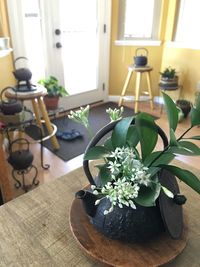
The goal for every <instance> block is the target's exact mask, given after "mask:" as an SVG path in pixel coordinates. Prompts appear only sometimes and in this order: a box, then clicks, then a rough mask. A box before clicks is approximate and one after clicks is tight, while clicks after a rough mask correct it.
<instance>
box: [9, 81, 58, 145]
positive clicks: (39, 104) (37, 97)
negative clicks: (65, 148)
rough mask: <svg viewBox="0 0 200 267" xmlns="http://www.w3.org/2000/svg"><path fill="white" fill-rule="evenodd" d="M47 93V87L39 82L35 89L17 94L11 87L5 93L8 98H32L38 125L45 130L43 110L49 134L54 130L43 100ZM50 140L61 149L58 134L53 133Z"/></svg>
mask: <svg viewBox="0 0 200 267" xmlns="http://www.w3.org/2000/svg"><path fill="white" fill-rule="evenodd" d="M46 94H47V91H46V88H45V87H43V86H42V85H39V84H37V89H36V90H35V91H30V92H23V93H22V92H17V94H16V93H15V92H14V91H13V90H12V89H9V90H7V91H6V93H5V95H6V97H7V98H12V99H18V100H21V101H24V100H31V102H32V106H33V111H34V113H35V118H36V123H37V125H38V126H39V127H40V128H41V130H42V132H43V128H42V122H41V118H40V112H41V114H42V117H43V119H44V121H45V125H46V128H47V131H48V134H49V135H51V134H52V132H53V128H52V123H51V122H50V119H49V115H48V112H47V110H46V106H45V104H44V101H43V97H44V96H45V95H46ZM50 140H51V143H52V146H53V148H54V149H55V150H57V149H59V147H60V146H59V143H58V141H57V138H56V136H55V135H53V136H52V137H51V139H50Z"/></svg>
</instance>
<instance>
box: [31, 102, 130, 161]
mask: <svg viewBox="0 0 200 267" xmlns="http://www.w3.org/2000/svg"><path fill="white" fill-rule="evenodd" d="M109 107H110V108H112V109H114V108H117V107H118V105H117V104H116V103H114V102H106V103H102V104H100V105H98V106H95V107H91V108H90V113H89V121H90V125H91V127H92V130H93V133H96V132H97V131H98V130H100V129H101V128H102V127H103V126H105V125H106V124H108V123H109V122H110V119H109V116H108V114H107V113H106V109H107V108H109ZM133 114H134V110H133V109H131V108H127V107H124V112H123V117H127V116H132V115H133ZM52 122H53V123H54V124H55V125H56V126H57V127H58V131H61V132H64V131H71V130H73V129H75V130H77V131H79V132H80V133H81V135H82V137H78V138H76V139H74V140H71V141H67V140H62V139H58V142H59V144H60V149H59V150H57V151H54V150H53V148H52V146H51V142H50V140H47V141H45V142H44V146H45V147H46V148H48V149H49V150H50V151H52V152H53V153H54V154H56V155H57V156H58V157H60V158H61V159H63V160H64V161H68V160H70V159H72V158H74V157H76V156H78V155H80V154H83V153H84V151H85V148H86V146H87V145H88V143H89V137H88V134H87V131H86V129H85V128H84V127H83V126H82V125H81V124H79V123H76V122H73V121H72V120H70V119H68V118H67V117H66V116H65V117H62V118H56V119H53V120H52ZM26 133H27V134H28V135H29V136H30V137H32V138H33V139H35V140H36V139H39V137H38V131H37V129H36V127H34V126H29V127H28V128H27V129H26Z"/></svg>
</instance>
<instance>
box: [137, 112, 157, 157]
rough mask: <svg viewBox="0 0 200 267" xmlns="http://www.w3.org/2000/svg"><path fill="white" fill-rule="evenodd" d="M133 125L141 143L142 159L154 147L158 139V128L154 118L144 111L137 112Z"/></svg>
mask: <svg viewBox="0 0 200 267" xmlns="http://www.w3.org/2000/svg"><path fill="white" fill-rule="evenodd" d="M135 125H136V128H137V131H138V136H139V140H140V144H141V152H142V159H143V160H144V159H145V158H146V157H147V156H148V155H149V154H150V153H151V152H152V151H153V149H154V147H155V145H156V143H157V140H158V128H157V125H156V124H155V122H154V118H153V117H152V116H151V115H149V114H146V113H139V114H138V115H137V117H136V118H135Z"/></svg>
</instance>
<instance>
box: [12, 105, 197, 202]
mask: <svg viewBox="0 0 200 267" xmlns="http://www.w3.org/2000/svg"><path fill="white" fill-rule="evenodd" d="M125 104H126V105H127V106H129V107H133V103H132V102H127V103H125ZM139 109H140V111H143V112H147V113H150V114H152V115H154V116H157V117H158V118H159V119H157V120H156V123H157V124H158V125H159V126H160V127H161V128H162V129H163V130H164V131H165V132H166V134H167V133H168V124H167V121H166V114H165V111H163V112H162V114H161V107H160V105H158V104H155V106H154V110H151V109H150V107H149V103H148V102H141V103H140V105H139ZM188 126H189V118H187V119H185V120H184V121H182V122H181V123H179V124H178V128H177V137H178V136H180V134H181V133H182V132H183V131H184V130H186V129H187V127H188ZM199 132H200V128H198V127H195V128H194V129H193V130H192V132H191V134H190V135H192V134H193V135H199ZM197 144H199V143H197ZM199 145H200V144H199ZM31 151H32V152H33V154H34V164H35V165H36V166H37V168H38V179H39V181H40V185H41V184H43V183H47V182H50V181H53V180H54V179H57V178H58V177H60V176H62V175H64V174H66V173H69V172H70V171H72V170H74V169H76V168H78V167H80V166H81V165H82V155H80V156H78V157H76V158H74V159H72V160H70V161H68V162H64V161H63V160H61V159H60V158H58V157H57V156H55V155H54V154H53V153H51V152H50V151H49V150H48V149H46V148H44V164H46V163H48V164H50V168H49V169H48V170H44V169H43V168H42V167H41V160H40V145H39V144H33V145H31ZM178 159H180V160H182V161H184V162H186V163H188V164H190V165H192V166H194V167H196V168H200V164H199V162H200V160H199V157H198V158H197V157H184V156H180V157H179V158H178ZM8 169H9V176H10V183H11V184H12V188H13V196H14V197H17V196H19V195H21V194H23V193H24V192H23V191H22V190H21V189H16V188H15V186H14V180H13V178H12V176H11V167H10V165H9V164H8Z"/></svg>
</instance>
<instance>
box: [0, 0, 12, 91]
mask: <svg viewBox="0 0 200 267" xmlns="http://www.w3.org/2000/svg"><path fill="white" fill-rule="evenodd" d="M0 18H1V20H0V23H1V25H0V37H3V36H4V37H7V36H8V37H9V36H10V32H9V28H8V23H7V21H8V20H7V9H6V1H5V0H0ZM12 71H13V58H12V53H11V54H9V55H8V56H5V57H3V58H0V90H1V89H3V88H5V87H6V86H11V85H14V84H15V79H14V76H13V74H12Z"/></svg>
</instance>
